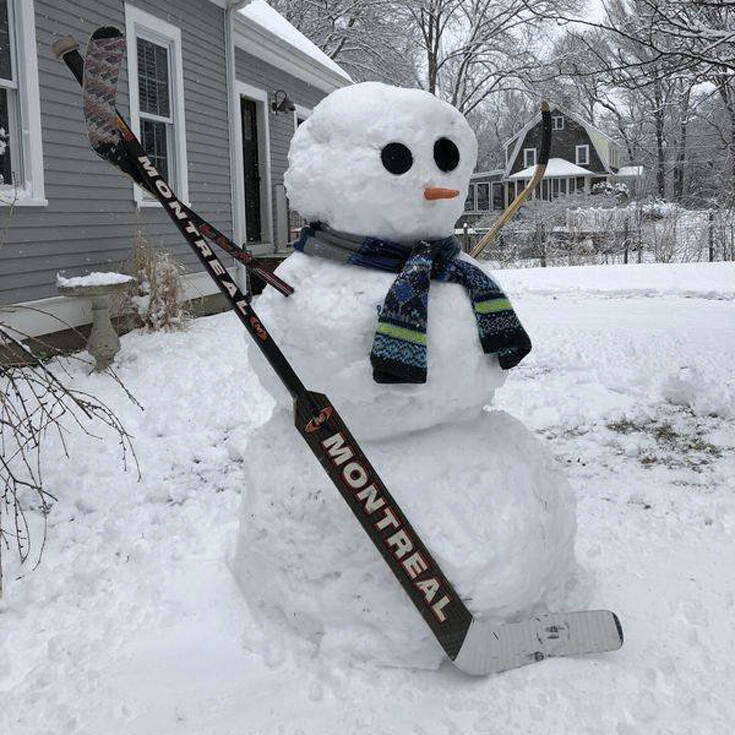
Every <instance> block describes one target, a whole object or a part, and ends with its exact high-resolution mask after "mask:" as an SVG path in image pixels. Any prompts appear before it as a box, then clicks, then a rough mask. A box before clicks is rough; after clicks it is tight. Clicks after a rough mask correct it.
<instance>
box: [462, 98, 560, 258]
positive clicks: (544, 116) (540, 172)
mask: <svg viewBox="0 0 735 735" xmlns="http://www.w3.org/2000/svg"><path fill="white" fill-rule="evenodd" d="M541 125H542V132H541V151H540V153H539V159H538V162H537V164H536V168H535V169H534V172H533V176H532V177H531V179H530V180H529V182H528V184H526V186H525V187H524V188H523V191H521V192H520V193H519V194H518V196H517V197H516V198H515V199H514V200H513V201H512V202H511V203H510V204H509V205H508V206H507V207H506V209H505V210H504V211H503V213H502V214H501V215H500V217H498V218H497V219H496V220H495V222H493V224H492V225H491V227H490V229H489V230H488V231H487V232H486V233H485V234H484V235H483V237H482V238H481V239H480V241H479V242H478V243H477V245H475V247H474V248H472V250H471V251H470V255H471V256H472V257H473V258H477V257H479V256H480V254H481V253H482V251H483V250H484V249H485V248H486V247H487V246H488V245H489V244H490V243H491V242H493V240H495V237H496V236H497V234H498V232H500V230H501V228H503V227H504V226H505V225H506V224H507V223H508V221H509V220H510V219H511V217H513V215H514V214H515V213H516V212H517V211H518V210H519V209H520V207H521V204H523V202H525V201H526V199H528V197H529V196H530V194H531V192H533V190H534V189H535V188H536V187H537V186H538V184H539V182H540V181H541V179H543V178H544V174H545V173H546V166H547V164H548V162H549V150H550V149H551V110H550V109H549V103H548V102H546V101H544V102H542V103H541Z"/></svg>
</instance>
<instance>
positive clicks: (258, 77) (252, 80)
mask: <svg viewBox="0 0 735 735" xmlns="http://www.w3.org/2000/svg"><path fill="white" fill-rule="evenodd" d="M235 76H236V78H237V81H239V82H245V83H246V84H250V85H252V86H253V87H258V88H260V89H264V90H266V91H267V92H268V96H269V99H270V97H271V94H272V92H273V91H275V90H277V89H283V90H285V91H286V92H287V94H288V96H289V98H290V99H291V101H292V102H294V103H295V104H297V105H301V106H303V107H307V108H309V109H311V108H313V107H315V106H316V105H317V103H318V102H319V101H320V100H322V99H323V98H324V97H326V95H327V93H326V92H325V91H324V90H322V89H319V88H318V87H315V86H313V85H311V84H309V83H308V82H305V81H303V80H301V79H298V78H297V77H295V76H293V75H291V74H289V73H288V72H285V71H283V70H282V69H278V68H277V67H275V66H272V65H271V64H268V63H267V62H265V61H262V60H261V59H258V58H257V57H256V56H253V55H252V54H249V53H248V52H247V51H244V50H243V49H241V48H236V49H235ZM267 114H268V126H269V129H270V153H271V160H270V165H271V192H270V196H271V202H272V206H273V209H272V211H273V218H274V222H273V223H272V226H273V232H275V231H276V223H275V217H276V214H277V208H276V201H275V198H276V187H277V186H279V185H280V184H283V175H284V173H285V172H286V169H287V168H288V148H289V145H290V144H291V138H292V137H293V133H294V116H293V114H292V113H290V112H289V113H284V112H281V113H278V114H276V113H274V112H273V111H272V110H271V109H270V106H269V107H268V109H267Z"/></svg>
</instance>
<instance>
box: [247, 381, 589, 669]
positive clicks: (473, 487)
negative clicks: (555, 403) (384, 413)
mask: <svg viewBox="0 0 735 735" xmlns="http://www.w3.org/2000/svg"><path fill="white" fill-rule="evenodd" d="M329 392H330V397H331V392H332V391H331V387H330V388H329ZM335 403H336V402H335ZM337 405H339V404H337ZM348 425H349V424H348ZM292 433H293V414H292V412H291V411H288V410H286V409H279V410H277V411H275V412H274V414H273V416H272V417H271V418H270V420H269V421H267V422H266V423H265V424H264V425H263V426H262V427H260V430H259V431H258V432H257V434H255V435H254V436H253V437H252V440H251V441H250V442H249V443H248V446H247V456H248V457H249V458H250V462H249V464H248V466H247V468H246V472H245V478H246V479H245V483H246V485H247V487H248V489H249V490H248V495H247V497H246V499H245V501H244V502H243V506H242V508H241V511H240V536H239V539H238V547H237V553H236V556H235V562H234V572H235V575H236V577H237V579H238V580H239V581H240V584H241V586H242V588H243V592H244V594H245V599H246V600H247V601H248V604H249V605H250V607H251V609H252V611H253V613H254V614H255V615H256V616H257V618H258V620H259V622H260V623H261V625H262V626H263V630H264V632H265V634H266V636H267V637H268V638H269V639H282V638H284V637H287V638H288V639H289V640H291V641H292V644H293V645H301V646H303V645H308V646H309V647H310V648H311V649H312V650H313V651H314V652H315V653H316V652H318V653H319V655H320V656H322V657H325V658H327V659H330V660H334V661H337V660H340V661H343V662H344V665H346V666H349V665H350V664H355V663H359V662H365V661H369V662H375V663H379V664H381V665H390V666H412V667H421V668H434V669H435V668H437V667H438V666H439V665H440V664H441V663H442V662H443V661H444V658H445V657H444V653H443V651H442V650H441V648H440V647H439V645H438V643H437V642H436V641H435V640H434V638H433V636H432V635H431V633H430V631H429V629H428V627H427V626H426V625H424V624H423V621H422V619H421V616H420V615H419V613H418V612H417V611H416V610H415V609H414V607H413V606H412V605H410V604H409V603H408V601H407V600H406V597H405V593H404V592H403V590H402V589H401V588H400V587H399V585H398V584H396V582H395V579H394V578H393V576H392V574H391V572H390V570H389V569H388V567H387V566H386V564H385V562H384V561H383V559H382V557H380V556H379V555H378V554H377V553H376V551H375V548H374V547H373V545H372V543H371V542H370V540H369V539H368V538H367V536H365V534H364V533H363V532H362V530H361V529H360V526H359V524H358V523H357V521H356V520H355V519H354V518H353V517H351V516H350V514H349V513H347V512H346V510H345V503H344V501H343V500H342V498H341V497H340V496H339V495H338V493H337V491H336V490H335V489H334V486H333V485H332V484H331V482H330V480H329V479H328V478H327V477H326V476H325V473H324V471H323V470H322V468H321V467H320V466H319V465H318V464H317V463H316V462H314V461H313V459H312V455H311V453H310V451H309V449H308V447H306V446H305V445H303V444H300V443H294V442H293V441H292V439H293V437H292ZM358 436H359V434H358ZM360 445H361V447H362V449H363V451H364V452H365V454H366V455H367V457H368V458H369V459H370V461H371V462H372V463H373V465H374V466H375V467H376V468H378V471H379V473H380V475H381V477H382V478H383V480H384V481H385V482H386V483H387V486H388V488H389V490H390V492H391V493H392V494H393V496H394V497H395V498H396V501H397V502H398V504H399V506H400V507H401V509H402V510H403V511H404V512H405V513H406V515H407V517H408V518H409V519H410V521H411V524H412V525H413V527H414V528H415V529H416V530H417V532H418V534H419V536H420V537H421V538H422V540H423V541H424V543H425V544H427V546H428V548H429V549H430V550H431V551H432V554H433V555H434V556H435V557H436V559H437V562H438V563H439V565H440V567H441V568H442V569H443V570H444V572H445V573H446V574H447V575H448V578H449V579H450V580H451V583H452V586H453V587H454V588H455V589H456V590H457V592H458V594H459V595H460V596H461V597H462V598H463V599H465V600H469V601H470V602H469V603H468V604H469V606H470V608H471V610H472V611H473V612H474V613H476V614H482V615H483V617H486V618H490V619H493V620H497V621H503V620H507V619H510V618H517V616H518V615H520V614H526V613H530V612H532V611H536V610H546V609H559V608H560V606H562V605H564V604H568V602H569V600H570V598H571V595H572V588H573V587H574V585H575V583H576V582H577V580H576V571H577V570H576V563H575V559H574V532H575V514H574V500H573V496H572V493H571V489H570V488H569V485H568V484H567V482H566V481H565V478H564V476H563V474H562V472H561V470H560V468H559V467H558V466H555V463H554V462H553V460H552V459H551V457H550V455H549V454H548V452H547V451H546V450H545V448H544V447H543V446H542V444H541V443H540V442H539V440H538V439H537V438H536V437H535V436H534V435H533V434H532V433H531V432H529V431H528V430H527V429H526V428H525V427H524V426H523V425H522V424H521V422H519V421H518V420H517V419H514V418H513V417H511V416H509V415H508V414H507V413H505V412H502V411H492V412H484V413H480V414H479V416H477V417H475V418H473V419H470V420H464V421H460V422H457V423H442V424H440V425H435V426H433V427H431V428H428V429H425V430H423V431H421V432H414V433H411V434H408V435H402V436H399V437H396V438H393V439H391V440H390V441H383V442H374V441H365V440H364V439H363V438H362V437H361V438H360ZM490 448H491V451H490V452H488V450H489V449H490ZM274 456H276V457H278V458H279V461H278V463H277V464H276V465H273V464H272V463H271V464H267V460H268V458H271V457H274ZM460 498H461V500H460ZM572 599H575V607H577V606H579V604H581V602H582V601H581V600H580V599H579V598H577V597H573V598H572ZM582 599H583V598H582Z"/></svg>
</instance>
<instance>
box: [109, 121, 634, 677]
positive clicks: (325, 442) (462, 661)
mask: <svg viewBox="0 0 735 735" xmlns="http://www.w3.org/2000/svg"><path fill="white" fill-rule="evenodd" d="M120 135H121V138H122V140H123V142H124V143H125V146H126V148H125V149H126V151H127V156H128V160H129V161H130V163H131V164H132V165H135V167H136V173H137V175H138V176H140V177H141V179H143V180H144V181H145V186H146V188H147V190H148V191H150V192H151V193H152V194H153V195H154V196H155V197H156V199H157V200H158V201H159V203H160V204H161V206H162V207H163V210H164V211H165V212H166V213H167V214H168V215H169V217H170V218H171V221H172V222H173V224H174V225H175V226H176V227H177V229H178V230H179V232H180V233H181V235H182V237H183V238H184V239H185V240H186V242H187V243H188V244H189V245H190V246H191V248H192V250H193V251H194V252H195V254H196V255H197V257H198V258H199V261H200V262H201V263H202V265H203V266H204V268H205V270H206V271H207V272H208V273H209V275H210V276H211V277H212V279H213V280H214V282H215V283H216V284H217V286H218V287H219V289H220V290H221V292H222V293H223V295H224V296H225V297H226V298H227V299H228V301H229V302H230V305H231V306H232V309H233V310H234V312H235V314H236V315H237V317H238V318H239V319H240V321H241V322H242V324H243V325H244V327H245V328H246V330H247V331H248V333H249V334H250V336H251V337H252V338H253V340H254V341H255V344H256V345H257V346H258V347H259V348H260V350H261V352H262V353H263V355H264V357H265V358H266V360H267V361H268V362H269V364H270V365H271V367H272V368H273V370H274V371H275V372H276V374H277V375H278V377H279V378H280V380H281V382H282V383H283V385H284V386H285V388H286V389H287V390H288V392H289V393H290V394H291V396H292V397H293V399H294V415H295V422H296V427H297V429H298V431H299V432H300V433H301V435H302V436H303V437H304V439H305V440H306V442H307V444H308V445H309V447H310V448H311V450H312V451H313V452H314V454H315V455H316V457H317V458H318V460H319V462H320V463H321V465H322V466H323V468H324V469H325V471H326V472H327V474H328V475H329V477H330V478H331V479H332V481H333V482H334V485H335V486H336V488H337V489H338V490H339V492H340V494H341V495H342V496H343V498H344V499H345V500H346V501H347V503H348V505H349V506H350V508H351V509H352V511H353V513H354V514H355V516H356V517H357V519H358V520H359V521H360V523H361V524H362V526H363V528H364V529H365V531H366V533H367V534H368V536H369V537H370V540H371V541H372V542H373V544H374V545H375V547H376V548H377V550H378V551H379V552H380V554H381V555H382V556H383V558H384V560H385V561H386V563H387V564H388V566H389V568H390V569H391V571H392V572H393V574H394V576H395V577H396V579H397V580H398V582H399V583H400V584H401V585H402V586H403V588H404V590H405V591H406V592H407V594H408V595H409V598H410V599H411V601H412V602H413V604H414V605H415V606H416V608H417V610H418V611H419V613H420V614H421V615H422V617H423V618H424V620H425V621H426V623H427V624H428V625H429V628H430V629H431V630H432V632H433V633H434V635H435V636H436V639H437V640H438V642H439V643H440V645H441V646H442V647H443V648H444V650H445V651H446V653H447V655H448V656H449V658H450V659H451V660H452V661H454V662H455V664H456V665H457V666H458V667H459V668H460V669H462V670H463V671H466V672H467V673H469V674H487V673H491V672H495V671H503V670H505V669H507V668H513V667H515V666H522V665H524V664H527V663H533V662H534V661H538V660H541V659H543V658H545V657H546V656H559V655H571V654H574V653H596V652H598V651H602V650H613V649H614V648H616V647H619V645H620V642H621V641H622V636H621V635H620V634H618V638H617V645H612V644H611V636H610V635H609V634H610V631H609V625H607V628H605V626H603V625H602V622H600V621H598V623H596V624H595V625H592V622H593V621H595V620H597V618H598V616H599V614H600V613H598V612H596V611H586V612H579V613H566V614H557V615H553V616H548V619H546V618H545V617H536V618H532V619H531V620H529V621H525V622H523V623H512V624H510V625H509V626H506V625H500V626H486V624H484V623H482V622H481V621H477V620H475V619H474V618H473V616H472V614H471V613H470V612H469V610H468V609H467V607H466V606H465V605H464V603H463V602H462V600H461V599H460V598H459V596H458V595H457V593H456V592H455V590H454V589H453V588H452V586H451V584H450V583H449V581H448V580H447V578H446V577H445V576H444V574H443V573H442V571H441V570H440V568H439V566H438V564H437V563H436V561H435V560H434V559H433V558H432V556H431V554H430V553H429V551H428V549H427V548H426V547H425V546H424V544H423V543H422V542H421V540H420V538H419V536H418V534H417V533H416V532H415V531H414V530H413V528H412V527H411V525H410V524H409V522H408V520H407V519H406V517H405V516H404V515H403V513H402V511H401V509H400V508H399V506H398V504H397V503H396V502H395V500H394V499H393V497H392V496H391V495H390V493H389V492H388V490H387V489H386V487H385V485H384V484H383V482H382V481H381V480H380V478H379V477H378V475H377V473H376V472H375V470H374V469H373V467H372V466H371V465H370V463H369V462H368V460H367V458H366V457H365V455H364V453H363V452H362V450H361V449H360V447H359V445H358V444H357V442H356V441H355V439H354V437H353V436H352V434H351V433H350V432H349V430H348V429H347V427H346V426H345V424H344V422H343V421H342V419H341V418H340V417H339V415H338V414H337V412H336V411H335V409H334V407H333V406H332V405H331V403H330V401H329V399H328V398H327V397H326V396H324V395H323V394H321V393H314V392H311V391H308V390H307V389H306V388H305V387H304V385H303V383H302V382H301V380H300V378H299V377H298V375H297V374H296V373H295V371H294V370H293V367H292V366H291V364H290V363H289V362H288V361H287V360H286V358H285V356H284V355H283V353H282V352H281V351H280V349H279V348H278V346H277V345H276V343H275V342H274V340H273V338H272V337H271V335H270V334H269V333H268V331H267V329H266V327H265V326H264V325H263V323H262V322H261V321H260V319H259V318H258V316H257V314H256V313H255V311H254V310H253V309H252V307H251V305H250V304H249V302H248V300H247V299H246V298H245V297H244V295H243V294H242V293H241V291H240V290H239V288H238V287H237V285H236V284H235V283H234V281H233V280H232V278H231V277H230V275H229V273H228V272H227V270H226V269H225V268H224V266H223V265H222V263H221V262H220V261H219V259H218V258H217V255H216V254H215V253H214V252H213V251H212V250H211V249H210V248H209V247H208V245H207V244H206V242H205V241H204V239H203V238H202V235H201V233H200V232H199V230H198V225H197V221H196V219H195V217H196V215H194V213H192V212H191V210H189V209H188V208H187V207H186V206H185V205H184V204H183V203H182V202H180V201H179V200H178V199H177V197H176V195H175V194H174V193H173V191H172V189H171V188H170V187H169V186H168V184H167V182H166V181H165V179H164V178H163V177H162V176H161V175H160V174H159V173H158V171H157V170H156V169H155V167H154V166H153V164H152V163H151V161H150V159H149V157H148V156H147V155H146V154H145V151H144V150H143V148H142V146H141V145H140V142H139V141H138V139H137V138H136V137H135V135H133V133H132V131H130V129H129V128H128V127H127V126H125V127H121V128H120ZM603 615H606V616H611V615H612V614H611V613H603ZM607 620H608V622H609V621H610V620H612V621H613V622H614V621H615V620H616V619H615V618H614V616H612V618H610V617H608V618H607ZM616 629H617V630H618V631H619V626H618V627H617V628H616ZM473 630H474V631H476V632H473ZM589 631H592V632H589ZM603 633H605V634H606V635H607V636H608V637H606V635H603ZM558 639H560V640H558ZM494 640H498V641H502V644H500V645H501V646H502V648H499V645H498V644H496V643H495V642H494ZM607 646H609V647H607Z"/></svg>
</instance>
